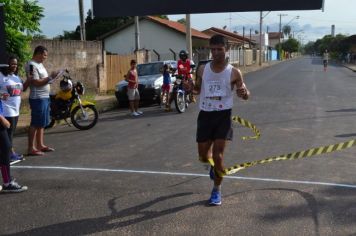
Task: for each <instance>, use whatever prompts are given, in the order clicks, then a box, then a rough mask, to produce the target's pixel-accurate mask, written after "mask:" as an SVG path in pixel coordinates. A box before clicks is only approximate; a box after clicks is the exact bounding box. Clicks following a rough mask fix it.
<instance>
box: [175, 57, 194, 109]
mask: <svg viewBox="0 0 356 236" xmlns="http://www.w3.org/2000/svg"><path fill="white" fill-rule="evenodd" d="M179 58H180V59H179V60H178V63H177V67H178V75H179V76H183V78H185V79H188V84H189V85H190V86H189V87H191V88H193V80H192V75H191V69H192V68H191V65H193V64H194V63H193V62H192V61H191V60H190V59H189V58H188V52H187V51H185V50H181V51H180V52H179ZM190 97H191V100H192V102H195V97H194V96H193V95H192V94H191V95H190Z"/></svg>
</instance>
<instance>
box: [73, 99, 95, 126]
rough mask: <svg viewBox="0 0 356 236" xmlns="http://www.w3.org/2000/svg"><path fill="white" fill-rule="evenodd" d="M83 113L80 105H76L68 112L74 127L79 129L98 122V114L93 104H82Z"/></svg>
mask: <svg viewBox="0 0 356 236" xmlns="http://www.w3.org/2000/svg"><path fill="white" fill-rule="evenodd" d="M83 109H84V113H83V112H82V110H81V109H80V106H76V107H75V108H74V109H73V111H72V112H71V114H70V119H71V121H72V124H73V125H74V127H76V128H77V129H80V130H87V129H91V128H93V127H94V126H95V125H96V123H97V122H98V118H99V114H98V111H97V110H96V108H95V106H93V105H88V106H83Z"/></svg>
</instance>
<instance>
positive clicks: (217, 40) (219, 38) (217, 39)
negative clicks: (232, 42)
mask: <svg viewBox="0 0 356 236" xmlns="http://www.w3.org/2000/svg"><path fill="white" fill-rule="evenodd" d="M209 44H210V45H221V44H223V45H224V46H225V48H229V44H228V42H227V39H226V38H225V36H223V35H221V34H215V35H213V36H212V37H211V38H210V40H209Z"/></svg>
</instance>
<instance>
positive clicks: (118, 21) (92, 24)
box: [56, 10, 133, 40]
mask: <svg viewBox="0 0 356 236" xmlns="http://www.w3.org/2000/svg"><path fill="white" fill-rule="evenodd" d="M91 16H92V13H91V10H89V11H88V13H87V17H86V19H85V32H86V40H96V39H97V38H98V37H100V36H102V35H104V34H106V33H108V32H110V31H112V30H114V29H116V28H118V27H120V26H123V25H124V24H126V23H127V22H128V21H129V20H132V19H133V18H132V17H129V16H125V17H114V18H97V17H94V19H92V17H91ZM56 38H59V39H71V40H80V27H79V25H78V26H77V27H76V29H75V30H73V31H63V34H62V35H58V36H57V37H56Z"/></svg>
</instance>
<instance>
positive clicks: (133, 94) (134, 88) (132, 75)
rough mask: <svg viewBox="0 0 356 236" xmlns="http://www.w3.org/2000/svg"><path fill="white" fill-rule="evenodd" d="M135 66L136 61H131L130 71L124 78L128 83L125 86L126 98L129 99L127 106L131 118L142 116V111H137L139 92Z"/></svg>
mask: <svg viewBox="0 0 356 236" xmlns="http://www.w3.org/2000/svg"><path fill="white" fill-rule="evenodd" d="M136 65H137V62H136V60H131V62H130V66H131V67H130V70H129V71H128V72H127V74H126V76H125V80H126V81H127V82H128V83H129V84H128V85H127V97H128V98H129V106H130V110H131V115H132V116H140V115H142V114H143V112H142V111H139V110H138V106H139V103H140V92H139V91H138V74H137V67H136Z"/></svg>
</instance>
